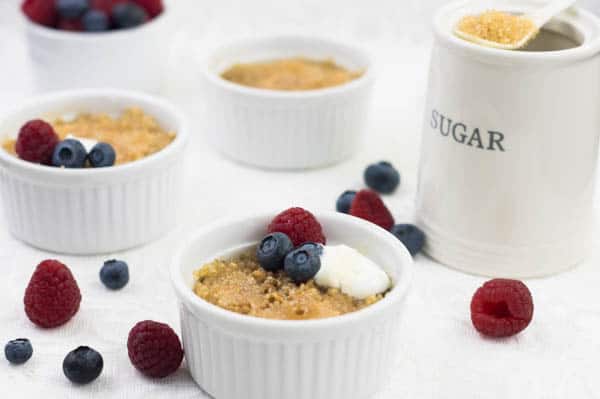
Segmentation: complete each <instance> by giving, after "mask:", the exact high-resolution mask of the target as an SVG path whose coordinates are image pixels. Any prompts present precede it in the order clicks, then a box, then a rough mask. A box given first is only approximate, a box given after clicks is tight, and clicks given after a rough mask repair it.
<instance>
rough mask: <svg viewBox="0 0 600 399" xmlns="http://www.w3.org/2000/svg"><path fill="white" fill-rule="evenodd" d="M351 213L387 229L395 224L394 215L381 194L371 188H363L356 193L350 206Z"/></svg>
mask: <svg viewBox="0 0 600 399" xmlns="http://www.w3.org/2000/svg"><path fill="white" fill-rule="evenodd" d="M350 214H351V215H352V216H356V217H359V218H361V219H365V220H368V221H369V222H372V223H375V224H376V225H378V226H380V227H382V228H384V229H386V230H390V229H391V228H392V226H393V225H394V217H393V216H392V214H391V213H390V211H389V210H388V208H387V207H386V206H385V204H384V203H383V201H382V200H381V198H380V197H379V195H378V194H377V193H376V192H374V191H371V190H361V191H359V192H358V193H356V197H354V201H352V206H351V207H350Z"/></svg>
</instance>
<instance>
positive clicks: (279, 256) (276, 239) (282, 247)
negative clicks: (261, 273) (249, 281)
mask: <svg viewBox="0 0 600 399" xmlns="http://www.w3.org/2000/svg"><path fill="white" fill-rule="evenodd" d="M293 249H294V244H293V243H292V240H290V237H288V236H287V235H286V234H283V233H271V234H269V235H268V236H266V237H265V238H263V239H262V241H261V242H260V244H259V245H258V248H256V257H257V258H258V263H260V266H261V267H262V268H263V269H265V270H270V271H275V270H279V269H282V268H283V260H284V259H285V256H286V255H287V254H288V253H290V252H291V251H292V250H293Z"/></svg>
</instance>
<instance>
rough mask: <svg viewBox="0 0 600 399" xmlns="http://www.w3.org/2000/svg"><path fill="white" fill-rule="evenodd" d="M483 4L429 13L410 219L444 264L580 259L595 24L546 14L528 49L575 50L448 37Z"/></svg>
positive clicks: (492, 269)
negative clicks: (495, 45) (431, 23)
mask: <svg viewBox="0 0 600 399" xmlns="http://www.w3.org/2000/svg"><path fill="white" fill-rule="evenodd" d="M521 3H522V4H525V5H528V7H535V4H536V3H535V2H533V1H529V2H528V1H524V2H521ZM494 5H495V8H496V9H500V10H506V11H511V12H521V11H527V7H524V8H521V9H515V8H513V7H514V3H512V6H513V7H511V6H510V5H509V3H506V4H504V5H505V6H506V7H504V6H503V4H502V3H500V4H499V3H498V2H495V3H494ZM487 6H488V5H486V4H484V5H483V6H482V8H480V9H474V8H470V7H469V3H467V2H460V3H453V4H451V5H448V6H446V7H444V8H443V9H441V10H440V11H439V12H438V13H437V15H436V17H435V36H436V40H435V45H434V49H433V56H432V60H431V70H430V81H429V92H428V100H427V105H426V110H425V121H424V130H423V141H422V154H421V167H420V176H419V190H418V199H417V218H418V223H419V225H420V226H421V227H422V228H423V229H424V231H425V232H426V234H427V239H428V241H427V245H426V252H427V253H428V254H429V255H431V256H432V257H433V258H435V259H437V260H439V261H440V262H442V263H444V264H447V265H449V266H452V267H455V268H458V269H461V270H464V271H467V272H471V273H476V274H483V275H490V276H505V277H529V276H541V275H547V274H552V273H556V272H559V271H562V270H565V269H568V268H570V267H572V266H574V265H576V264H577V263H578V262H580V261H582V260H583V259H584V258H585V257H586V253H587V251H588V249H589V244H590V238H591V230H592V221H593V203H592V201H593V191H594V184H595V169H596V163H597V155H598V136H599V134H600V56H599V53H600V20H599V19H598V18H597V17H595V16H593V15H592V14H591V13H588V12H586V11H583V10H581V9H578V8H575V9H572V10H570V11H568V12H566V13H564V14H562V15H560V16H558V17H557V18H555V19H554V20H553V21H551V22H550V23H549V24H548V25H547V26H546V27H545V29H546V30H547V32H550V33H549V34H548V33H546V34H544V36H543V37H542V39H543V40H541V41H539V40H538V42H537V43H535V47H536V49H537V50H548V49H552V48H559V47H563V46H564V45H565V44H568V43H569V42H571V43H572V45H573V46H575V47H573V48H570V49H563V50H560V51H558V50H555V51H541V52H540V51H536V52H533V51H505V50H497V49H490V48H484V47H481V46H478V45H475V44H471V43H469V42H466V41H463V40H461V39H459V38H457V37H455V36H454V35H453V34H452V28H453V27H454V25H455V24H456V22H457V21H458V20H459V19H460V18H461V17H462V16H463V15H465V14H471V13H477V12H481V11H483V10H484V9H485V8H486V7H487ZM538 6H539V5H538ZM553 33H558V34H560V35H561V36H559V35H556V34H553Z"/></svg>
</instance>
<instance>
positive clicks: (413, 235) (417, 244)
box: [390, 224, 425, 256]
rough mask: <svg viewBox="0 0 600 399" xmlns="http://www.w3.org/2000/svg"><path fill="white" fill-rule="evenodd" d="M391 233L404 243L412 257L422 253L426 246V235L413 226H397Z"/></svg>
mask: <svg viewBox="0 0 600 399" xmlns="http://www.w3.org/2000/svg"><path fill="white" fill-rule="evenodd" d="M390 232H391V233H392V234H393V235H394V236H396V238H398V239H399V240H400V241H402V244H404V246H405V247H406V249H408V252H410V254H411V255H412V256H415V255H416V254H417V253H419V252H421V249H422V248H423V245H424V244H425V234H424V233H423V231H421V229H419V228H418V227H417V226H415V225H413V224H396V225H394V227H392V229H391V230H390Z"/></svg>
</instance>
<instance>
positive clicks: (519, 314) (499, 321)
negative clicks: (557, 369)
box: [471, 279, 533, 337]
mask: <svg viewBox="0 0 600 399" xmlns="http://www.w3.org/2000/svg"><path fill="white" fill-rule="evenodd" d="M532 317H533V300H532V298H531V293H530V292H529V289H528V288H527V286H526V285H525V284H523V283H522V282H521V281H518V280H508V279H494V280H490V281H488V282H487V283H485V284H484V285H483V286H482V287H479V289H478V290H477V291H476V292H475V295H473V299H472V300H471V321H472V322H473V326H475V328H476V329H477V331H479V332H480V333H482V334H483V335H488V336H490V337H509V336H511V335H515V334H517V333H519V332H521V331H523V330H524V329H525V327H527V326H528V325H529V323H530V322H531V318H532Z"/></svg>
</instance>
